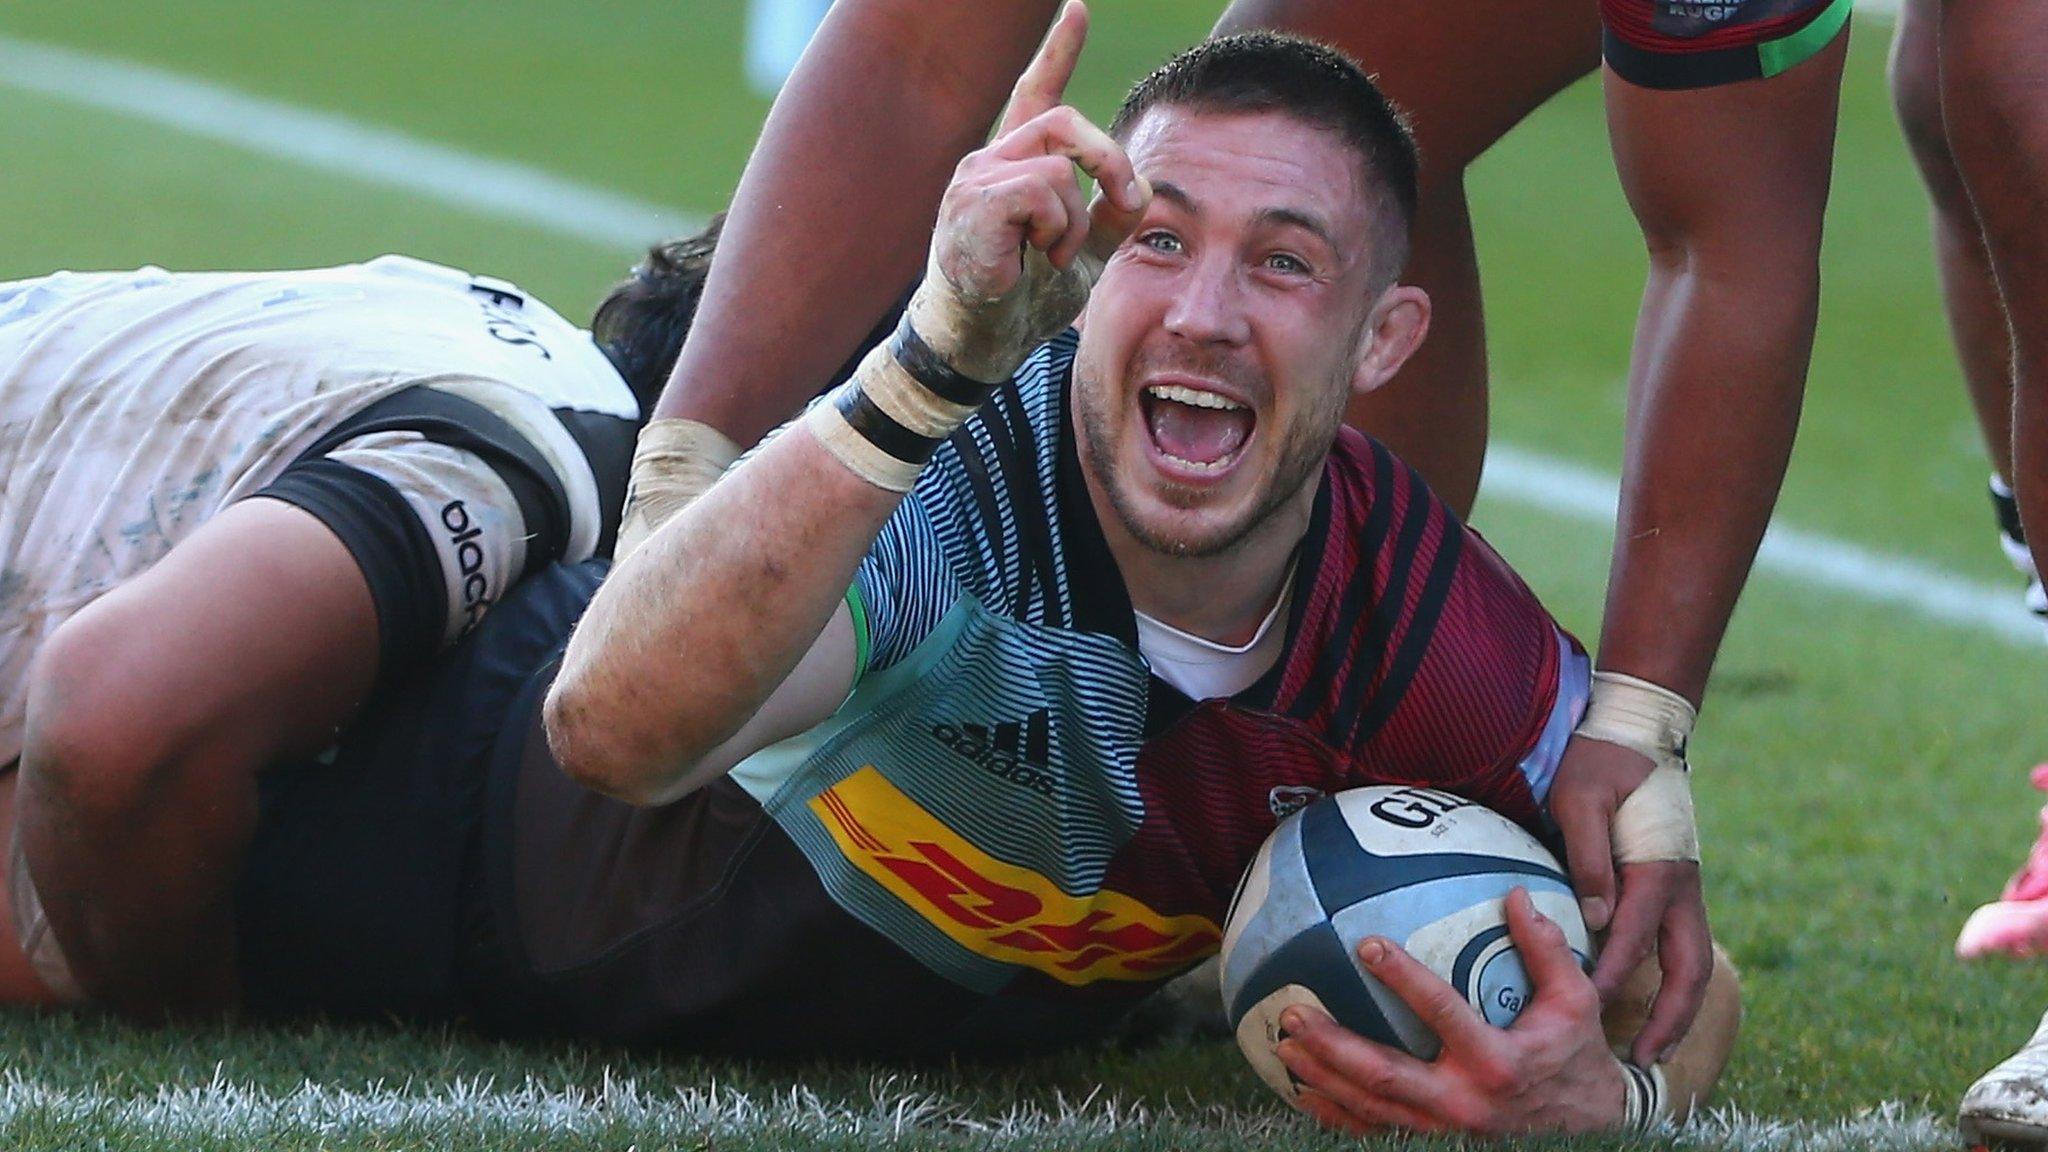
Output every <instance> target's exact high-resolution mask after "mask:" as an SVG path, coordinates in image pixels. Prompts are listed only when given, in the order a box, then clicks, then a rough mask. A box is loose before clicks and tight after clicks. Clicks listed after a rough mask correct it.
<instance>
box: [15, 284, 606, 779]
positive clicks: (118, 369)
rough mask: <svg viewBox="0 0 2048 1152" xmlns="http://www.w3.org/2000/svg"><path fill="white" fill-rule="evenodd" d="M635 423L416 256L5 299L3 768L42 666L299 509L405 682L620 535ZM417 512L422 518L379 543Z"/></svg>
mask: <svg viewBox="0 0 2048 1152" xmlns="http://www.w3.org/2000/svg"><path fill="white" fill-rule="evenodd" d="M638 415H639V408H638V405H637V403H636V401H635V399H634V397H633V394H632V392H631V391H629V390H628V389H627V387H626V385H625V383H624V382H623V381H622V380H621V379H620V378H619V374H618V373H617V372H616V371H615V370H614V369H613V368H612V366H611V364H610V362H609V361H607V360H606V359H605V357H604V355H603V353H601V352H599V351H598V349H597V347H596V346H595V345H594V344H593V343H592V342H591V339H590V337H589V335H588V334H587V333H585V332H583V331H582V330H580V329H578V328H576V327H574V326H573V325H571V324H570V323H569V322H567V321H566V320H563V319H562V318H561V317H560V316H558V315H556V314H555V312H554V311H553V310H552V309H550V308H548V307H547V306H546V305H545V304H542V303H540V302H539V301H537V300H532V299H530V298H528V297H526V296H525V295H523V294H522V293H520V292H519V291H518V290H517V289H515V288H512V287H511V286H510V285H507V284H503V283H501V282H498V281H490V280H483V279H479V278H473V277H471V276H469V275H468V274H466V273H462V272H458V271H455V270H453V269H450V268H443V267H440V266H438V265H433V264H427V263H423V262H421V261H418V260H412V259H409V258H406V257H402V256H386V257H383V258H381V259H377V260H373V261H370V262H369V263H367V264H360V265H350V266H346V267H341V268H324V269H317V270H312V271H299V272H275V273H255V274H250V273H204V274H177V275H174V274H172V273H168V272H165V271H163V270H161V269H158V268H144V269H141V270H139V271H135V272H119V273H95V274H85V275H80V274H74V273H58V274H57V275H54V276H49V277H45V278H43V279H40V280H27V281H19V282H15V283H12V284H0V764H5V763H8V762H10V761H13V760H14V759H16V758H17V757H19V756H20V754H21V747H22V719H23V714H24V712H25V707H26V695H27V671H28V662H29V659H30V657H31V656H32V655H33V654H34V652H35V651H36V649H37V647H38V646H39V645H40V643H41V642H42V641H43V640H45V639H47V638H48V637H49V635H50V634H51V632H53V631H54V630H55V629H56V628H57V627H58V626H60V625H62V624H63V623H64V621H66V620H67V619H69V618H70V617H71V615H72V614H73V613H75V612H77V611H78V610H79V609H80V608H82V607H84V606H85V605H86V604H89V603H91V602H92V601H93V600H95V599H97V598H99V597H100V596H101V595H103V594H104V593H106V592H107V591H108V590H110V589H112V588H114V587H117V586H119V585H120V584H122V583H125V582H126V581H128V580H129V579H131V578H133V577H134V576H135V575H136V574H138V573H140V572H142V571H144V570H146V569H148V568H149V567H150V566H151V565H153V564H155V563H156V562H157V561H159V560H161V559H163V558H164V556H165V555H166V554H167V553H168V552H169V551H170V550H171V548H172V546H173V545H175V544H177V543H178V542H179V541H181V540H183V539H184V538H185V537H187V536H189V535H190V534H191V533H192V532H193V530H194V529H196V528H198V527H199V526H200V525H201V524H203V523H205V522H206V521H208V520H211V519H212V518H213V517H214V516H215V515H216V514H218V513H219V512H220V510H221V509H223V508H226V507H227V506H229V505H230V504H233V503H235V502H237V501H239V500H243V499H246V498H248V497H251V496H266V497H270V498H273V499H278V500H283V501H286V502H288V503H291V504H293V505H296V506H298V507H300V508H302V509H304V510H306V511H308V512H310V513H312V514H313V515H314V516H315V517H317V518H319V519H320V520H321V521H322V522H324V523H325V524H326V525H327V527H328V528H329V529H330V530H331V531H333V532H334V534H335V535H336V536H338V537H340V538H341V540H342V542H343V543H344V544H346V545H347V546H348V548H349V551H350V552H351V553H352V554H353V555H354V556H355V559H356V561H357V562H358V563H359V564H360V565H361V566H362V568H363V571H364V575H365V577H366V578H367V579H368V580H369V583H370V591H371V593H372V595H373V596H374V598H375V600H376V603H377V610H378V616H379V621H378V623H379V628H380V632H381V633H382V637H381V638H382V639H383V640H384V641H385V651H384V654H383V655H384V659H385V661H387V662H390V661H392V660H394V659H396V658H401V657H404V656H411V655H418V654H425V653H431V652H432V651H433V650H434V649H435V648H438V647H439V646H440V644H442V643H445V642H447V641H450V640H453V639H454V638H455V637H456V636H457V635H459V634H460V633H461V632H462V631H463V630H465V629H467V628H468V627H471V626H473V625H474V624H475V623H476V621H477V620H478V619H479V618H480V617H481V616H482V614H483V613H484V612H485V611H486V610H488V608H489V606H490V604H491V602H492V601H493V600H494V599H495V598H496V597H497V596H498V595H499V594H500V593H501V592H502V591H503V590H504V589H505V587H506V586H507V585H508V584H509V583H511V582H512V581H513V580H515V579H517V578H518V575H519V573H521V572H522V571H525V570H526V569H527V568H528V567H529V565H530V562H531V561H533V560H538V561H540V562H542V563H545V562H546V561H547V560H549V559H555V558H560V559H565V560H569V561H576V560H582V559H585V558H587V557H589V556H591V555H592V554H593V553H594V552H595V551H596V550H597V548H598V546H599V543H600V541H601V539H602V538H603V537H604V536H605V535H606V534H607V532H608V531H609V530H610V529H611V528H612V524H611V523H610V518H611V517H613V516H615V515H616V509H615V508H611V507H608V506H607V501H605V500H604V499H603V498H602V496H601V493H600V483H601V480H600V477H599V475H598V474H597V470H598V469H600V468H610V467H611V466H612V465H613V464H614V463H615V462H616V460H618V459H621V458H624V457H621V456H620V453H621V452H622V451H623V452H624V453H626V454H627V456H630V452H631V443H632V439H631V438H632V435H633V431H634V426H635V423H636V421H637V418H638ZM602 482H603V483H606V484H607V485H614V484H616V477H615V475H614V476H607V477H605V478H603V481H602ZM610 495H611V498H612V499H611V503H616V500H617V493H616V492H615V491H614V492H611V493H610ZM397 502H402V503H403V505H404V508H405V511H406V512H407V513H409V518H400V517H397V516H395V515H394V516H393V518H392V519H391V520H390V521H389V522H388V523H382V522H379V521H380V519H381V518H382V517H383V516H384V514H385V513H387V512H390V513H396V512H397V510H398V503H397ZM422 650H424V653H423V652H422Z"/></svg>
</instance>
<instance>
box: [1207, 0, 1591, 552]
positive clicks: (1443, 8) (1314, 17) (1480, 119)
mask: <svg viewBox="0 0 2048 1152" xmlns="http://www.w3.org/2000/svg"><path fill="white" fill-rule="evenodd" d="M1256 27H1265V28H1280V29H1285V30H1287V31H1291V32H1299V33H1302V34H1304V35H1308V36H1312V37H1315V38H1316V39H1319V40H1323V41H1327V42H1329V43H1331V44H1334V45H1336V46H1337V47H1339V48H1341V49H1343V50H1344V51H1345V52H1347V53H1349V54H1351V55H1352V56H1354V57H1356V58H1357V59H1359V60H1360V61H1362V62H1363V63H1364V64H1365V68H1366V71H1368V72H1372V73H1374V74H1375V78H1376V79H1377V80H1378V81H1379V85H1380V87H1381V89H1382V90H1383V91H1385V92H1386V93H1387V95H1388V97H1390V98H1391V99H1392V100H1393V101H1394V102H1395V103H1396V104H1398V105H1400V106H1401V107H1402V108H1403V109H1404V110H1406V111H1407V112H1408V114H1409V115H1410V117H1412V119H1413V121H1414V128H1415V134H1416V138H1417V142H1418V144H1419V146H1420V148H1421V152H1422V173H1421V204H1420V211H1419V213H1418V215H1417V218H1416V222H1415V229H1414V249H1413V254H1412V255H1411V256H1410V258H1409V262H1408V269H1407V271H1406V272H1405V273H1404V275H1403V279H1404V280H1405V281H1407V282H1409V283H1413V284H1418V285H1420V286H1421V287H1422V288H1424V289H1425V290H1427V291H1428V292H1429V294H1430V298H1431V300H1432V301H1433V302H1434V304H1435V308H1434V310H1433V312H1432V319H1431V330H1430V336H1429V339H1428V340H1427V341H1425V342H1424V344H1423V347H1422V349H1421V351H1420V352H1418V353H1417V354H1416V356H1415V357H1414V358H1413V359H1411V360H1409V362H1408V364H1407V365H1406V366H1405V367H1403V368H1402V370H1401V373H1400V375H1398V376H1396V377H1395V378H1394V380H1393V381H1392V382H1391V383H1389V384H1388V385H1387V386H1386V387H1384V388H1380V389H1378V390H1377V391H1375V392H1374V393H1373V394H1372V395H1370V396H1368V397H1366V398H1364V399H1363V400H1355V401H1353V403H1352V408H1351V412H1350V417H1351V422H1352V423H1353V424H1356V425H1358V426H1359V427H1362V428H1364V429H1366V430H1367V431H1369V432H1371V433H1372V434H1373V435H1375V436H1377V437H1379V438H1380V439H1381V440H1383V441H1385V442H1386V443H1387V444H1388V445H1389V446H1391V447H1392V448H1393V449H1394V450H1395V451H1396V452H1397V453H1399V454H1400V455H1401V457H1402V458H1403V459H1405V460H1406V461H1408V463H1410V464H1412V465H1414V466H1415V467H1416V468H1417V469H1418V470H1420V471H1421V472H1422V474H1423V476H1424V477H1426V478H1427V479H1428V480H1429V482H1430V486H1431V487H1432V488H1434V489H1435V490H1436V491H1437V493H1438V494H1439V495H1440V496H1442V497H1443V498H1444V499H1445V500H1446V501H1447V502H1448V503H1449V504H1450V505H1451V506H1452V507H1453V508H1454V509H1456V510H1457V511H1458V512H1459V513H1460V514H1461V515H1462V514H1464V513H1466V512H1468V511H1469V510H1470V509H1471V506H1472V498H1473V496H1474V494H1475V493H1476V492H1477V491H1478V487H1479V473H1480V468H1481V466H1482V464H1483V462H1484V457H1485V452H1486V420H1487V402H1486V390H1487V379H1486V328H1485V323H1484V320H1483V318H1482V316H1481V302H1480V285H1479V263H1478V259H1477V257H1476V255H1475V254H1474V250H1473V243H1472V221H1471V217H1470V215H1469V213H1468V211H1467V208H1466V202H1465V169H1466V167H1467V166H1468V165H1470V164H1471V163H1472V161H1474V160H1476V159H1477V158H1478V157H1479V155H1480V154H1481V153H1483V152H1485V151H1486V149H1488V148H1490V147H1492V146H1493V143H1494V141H1496V140H1498V139H1500V138H1501V136H1503V135H1505V134H1506V133H1507V131H1508V129H1510V128H1513V127H1514V126H1515V125H1516V124H1517V123H1519V122H1521V120H1522V118H1523V117H1525V116H1527V115H1528V114H1529V113H1530V112H1531V111H1533V110H1534V109H1535V108H1536V107H1537V106H1538V105H1540V104H1542V103H1543V102H1544V101H1545V100H1548V99H1549V98H1550V97H1551V96H1552V95H1554V94H1556V93H1557V92H1558V91H1559V90H1561V89H1562V88H1564V87H1565V86H1566V85H1568V84H1570V83H1571V82H1572V81H1574V80H1576V79H1578V78H1579V77H1581V76H1584V75H1586V74H1587V73H1589V72H1591V71H1592V70H1593V68H1594V67H1595V66H1596V65H1598V63H1599V62H1600V18H1599V10H1598V6H1597V4H1596V3H1594V0H1536V2H1535V3H1516V2H1514V0H1470V2H1468V3H1460V4H1444V3H1441V2H1438V0H1353V2H1350V3H1331V2H1329V0H1236V2H1235V3H1233V4H1232V5H1231V6H1230V9H1229V11H1228V12H1226V13H1225V14H1224V16H1223V20H1222V22H1221V24H1219V25H1218V31H1220V32H1228V31H1241V30H1244V29H1246V28H1256Z"/></svg>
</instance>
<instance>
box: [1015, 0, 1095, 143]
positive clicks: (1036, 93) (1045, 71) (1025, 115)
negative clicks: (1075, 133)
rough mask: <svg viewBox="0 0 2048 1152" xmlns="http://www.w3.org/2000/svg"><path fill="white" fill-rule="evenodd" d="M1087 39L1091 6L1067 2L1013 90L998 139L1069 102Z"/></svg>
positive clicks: (1073, 1) (1075, 1) (1068, 0)
mask: <svg viewBox="0 0 2048 1152" xmlns="http://www.w3.org/2000/svg"><path fill="white" fill-rule="evenodd" d="M1087 39H1088V6H1087V5H1086V4H1083V3H1082V2H1081V0H1067V3H1066V4H1065V5H1064V6H1062V7H1061V8H1060V14H1059V16H1057V17H1056V18H1054V20H1053V22H1052V30H1051V31H1050V32H1047V33H1046V34H1045V42H1044V43H1042V44H1040V45H1039V46H1038V55H1036V56H1033V57H1032V58H1031V63H1030V64H1028V65H1026V66H1025V68H1024V74H1023V75H1022V76H1019V77H1017V86H1016V87H1014V88H1012V89H1011V90H1010V103H1009V106H1008V107H1006V108H1004V109H1003V118H1002V121H1001V122H1000V123H999V124H997V126H996V135H998V136H1001V135H1003V134H1005V133H1007V132H1009V131H1010V130H1012V129H1014V128H1016V127H1017V126H1019V125H1021V124H1024V123H1026V122H1028V121H1029V120H1031V119H1032V118H1033V117H1035V116H1037V115H1038V114H1039V113H1041V112H1046V111H1049V110H1051V109H1053V108H1057V107H1059V105H1060V104H1061V102H1062V101H1064V100H1065V99H1066V94H1067V81H1069V80H1071V79H1073V78H1074V65H1075V64H1077V63H1079V62H1080V59H1081V45H1082V44H1083V43H1084V42H1085V41H1086V40H1087Z"/></svg>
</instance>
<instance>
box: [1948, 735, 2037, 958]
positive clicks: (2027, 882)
mask: <svg viewBox="0 0 2048 1152" xmlns="http://www.w3.org/2000/svg"><path fill="white" fill-rule="evenodd" d="M2031 779H2032V780H2033V784H2034V787H2035V788H2038V789H2040V790H2041V791H2043V792H2048V764H2037V765H2035V766H2034V771H2033V775H2032V777H2031ZM1993 954H2000V955H2005V956H2018V957H2031V956H2041V955H2048V808H2043V809H2041V833H2040V836H2039V837H2038V838H2037V839H2036V840H2035V841H2034V847H2033V850H2032V851H2031V852H2029V853H2028V854H2027V862H2026V863H2025V864H2023V865H2021V866H2020V870H2019V871H2018V872H2016V873H2014V874H2013V878H2012V879H2011V880H2008V881H2006V884H2005V891H2004V892H2003V893H2001V894H2000V896H1999V898H1998V902H1997V903H1995V904H1986V905H1984V906H1983V907H1982V908H1979V909H1977V910H1976V911H1975V912H1972V913H1970V918H1969V919H1968V920H1967V921H1965V922H1964V923H1963V930H1962V931H1961V932H1960V933H1958V934H1957V935H1956V955H1957V956H1960V957H1962V958H1963V959H1965V960H1975V959H1977V958H1978V957H1980V956H1989V955H1993Z"/></svg>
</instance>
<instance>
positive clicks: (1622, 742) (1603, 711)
mask: <svg viewBox="0 0 2048 1152" xmlns="http://www.w3.org/2000/svg"><path fill="white" fill-rule="evenodd" d="M1698 716H1699V712H1698V710H1697V709H1695V708H1694V707H1693V706H1692V702H1691V701H1689V700H1687V699H1686V698H1685V697H1683V696H1680V695H1679V694H1678V693H1676V692H1673V691H1671V690H1670V689H1669V688H1665V687H1662V686H1660V685H1657V684H1652V683H1650V682H1649V681H1648V680H1642V679H1638V678H1637V677H1634V676H1625V675H1623V674H1621V673H1619V672H1595V673H1593V697H1592V701H1591V702H1590V703H1589V704H1587V706H1586V715H1585V717H1584V718H1583V719H1581V720H1580V721H1579V727H1578V730H1577V733H1576V734H1577V735H1579V736H1582V737H1584V738H1586V739H1588V740H1599V741H1602V742H1604V743H1608V744H1615V745H1619V746H1621V747H1623V748H1627V749H1629V750H1630V751H1632V752H1636V753H1638V754H1640V755H1642V756H1643V757H1645V758H1646V759H1648V760H1649V761H1650V762H1651V764H1652V765H1653V767H1652V768H1651V769H1650V774H1649V775H1648V776H1647V777H1645V778H1644V779H1643V782H1642V784H1641V785H1640V786H1639V787H1637V788H1636V790H1635V791H1634V792H1631V793H1629V795H1628V798H1627V799H1626V800H1623V801H1622V803H1621V807H1620V808H1618V809H1616V810H1615V813H1614V822H1613V826H1612V828H1611V829H1610V836H1611V838H1612V840H1613V845H1614V859H1615V860H1616V861H1617V862H1619V863H1622V864H1640V863H1645V862H1649V861H1653V860H1692V861H1697V860H1699V858H1700V842H1699V828H1698V821H1697V819H1696V818H1695V816H1694V814H1693V805H1692V781H1691V778H1690V774H1689V771H1688V769H1687V765H1686V760H1685V752H1686V745H1687V744H1688V743H1689V742H1690V741H1691V739H1692V729H1693V723H1694V721H1695V720H1696V719H1697V718H1698Z"/></svg>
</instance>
